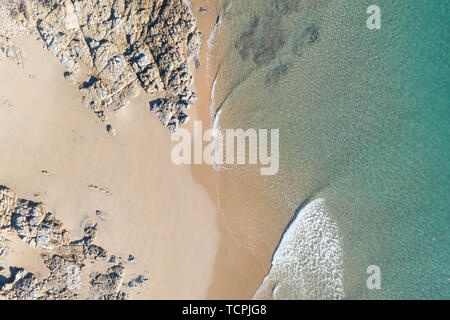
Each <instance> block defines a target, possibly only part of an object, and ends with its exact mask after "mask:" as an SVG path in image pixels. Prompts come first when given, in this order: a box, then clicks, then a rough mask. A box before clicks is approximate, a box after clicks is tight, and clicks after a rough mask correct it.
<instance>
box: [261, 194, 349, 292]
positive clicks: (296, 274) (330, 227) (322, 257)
mask: <svg viewBox="0 0 450 320" xmlns="http://www.w3.org/2000/svg"><path fill="white" fill-rule="evenodd" d="M342 263H343V251H342V248H341V244H340V236H339V230H338V227H337V225H336V223H335V222H334V221H333V220H332V218H331V217H330V215H329V213H328V212H327V208H326V206H325V200H324V199H321V198H319V199H317V200H314V201H313V202H311V203H310V204H308V205H307V206H306V207H305V208H304V209H302V210H300V211H299V212H298V214H297V216H296V217H295V218H294V220H293V221H292V223H291V224H290V225H289V227H288V228H287V230H286V231H285V233H284V235H283V237H282V239H281V242H280V244H279V245H278V248H277V250H276V251H275V254H274V256H273V259H272V267H271V269H270V271H269V274H268V275H267V276H266V277H265V278H264V281H263V283H262V284H261V286H260V287H259V289H258V290H257V291H256V293H255V295H254V297H253V298H254V299H343V298H344V285H343V276H342V274H343V272H342Z"/></svg>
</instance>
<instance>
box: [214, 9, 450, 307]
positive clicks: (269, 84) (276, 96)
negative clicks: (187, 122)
mask: <svg viewBox="0 0 450 320" xmlns="http://www.w3.org/2000/svg"><path fill="white" fill-rule="evenodd" d="M374 2H376V4H377V5H378V6H379V7H380V8H381V14H382V27H381V30H373V31H372V30H369V29H368V28H367V26H366V20H367V18H368V14H367V13H366V9H367V7H368V4H367V3H364V2H362V1H356V0H354V1H338V0H336V1H321V0H315V1H314V0H265V1H254V0H231V1H225V2H223V3H222V4H221V8H222V9H221V12H222V13H223V16H222V19H221V25H220V27H219V29H218V33H217V41H218V42H222V43H225V49H224V50H223V52H220V53H217V54H220V55H221V56H222V58H221V64H220V69H219V72H218V76H217V84H216V88H215V108H216V110H217V109H218V108H220V110H221V113H220V118H218V119H217V123H218V125H219V126H220V127H222V128H267V129H271V128H279V129H280V171H279V173H278V174H277V175H276V176H272V177H261V176H259V175H258V171H256V170H255V168H253V167H234V168H233V170H222V171H221V182H220V185H219V189H218V190H219V195H220V197H221V200H222V201H221V202H222V203H226V202H227V200H228V202H230V200H231V202H233V200H236V201H239V202H240V203H242V204H243V205H242V206H241V207H240V209H239V210H235V209H233V210H232V208H231V207H230V208H227V207H226V206H224V207H223V208H222V210H223V213H224V215H225V218H226V220H227V221H228V224H229V227H230V231H231V232H232V234H233V235H234V236H235V237H236V239H237V240H238V241H239V242H240V243H242V244H243V245H247V246H250V247H252V248H254V249H255V252H256V253H257V254H258V252H266V253H265V254H261V259H262V260H264V259H265V260H267V252H269V251H270V250H272V249H274V247H273V245H272V244H270V243H267V242H266V240H264V239H266V238H267V235H268V234H269V235H272V237H273V238H277V236H278V239H279V236H281V234H282V233H283V231H284V228H285V227H286V225H287V224H288V222H289V221H290V219H291V218H292V217H293V215H294V213H295V212H296V210H297V208H299V206H300V205H301V204H302V207H303V206H304V205H305V204H308V203H310V202H311V201H313V200H315V199H319V198H321V199H323V201H324V203H325V205H326V207H327V210H328V213H329V215H330V217H331V218H332V219H333V221H334V222H335V223H336V225H337V228H338V230H339V243H340V245H341V246H342V251H343V264H342V270H341V272H342V276H343V283H344V295H345V297H346V298H447V299H448V298H450V290H449V287H450V286H449V285H450V283H449V281H450V280H449V279H450V268H449V265H450V264H449V262H450V252H449V247H450V246H449V245H450V241H449V240H450V239H449V237H450V226H449V224H450V215H449V209H448V208H449V205H450V203H449V195H450V192H449V191H450V190H449V189H450V188H449V172H450V160H449V159H450V149H449V137H450V129H449V120H450V113H449V110H450V109H449V108H450V78H449V74H450V73H449V71H450V70H449V55H450V50H449V49H450V48H449V43H450V30H449V26H448V21H449V10H450V2H448V1H447V0H436V1H432V2H431V1H430V2H424V1H412V0H404V1H387V0H377V1H374ZM243 186H246V188H243ZM247 187H248V188H247ZM250 189H251V190H254V191H248V190H250ZM243 190H246V191H245V192H243ZM253 192H254V193H253ZM261 194H262V195H264V196H263V197H261ZM299 209H301V208H299ZM263 212H264V213H263ZM267 212H271V214H270V215H267ZM242 214H246V215H250V216H251V219H250V221H252V223H250V224H247V225H241V224H239V217H240V215H242ZM301 215H302V211H300V212H299V214H298V216H301ZM296 236H298V237H301V233H300V234H298V233H297V234H296ZM305 236H306V235H305ZM295 248H296V249H295V250H291V251H290V252H291V253H292V254H293V255H295V254H296V253H299V255H298V256H299V257H300V256H301V255H300V251H301V250H302V249H301V248H298V247H295ZM274 259H275V257H274ZM263 263H264V262H263ZM369 265H377V266H379V267H380V269H381V274H382V286H381V289H380V290H369V289H368V288H367V287H366V280H367V278H368V276H369V275H367V274H366V269H367V267H368V266H369ZM279 276H280V277H281V276H282V277H284V278H286V277H287V278H289V275H286V274H283V275H281V274H280V275H279Z"/></svg>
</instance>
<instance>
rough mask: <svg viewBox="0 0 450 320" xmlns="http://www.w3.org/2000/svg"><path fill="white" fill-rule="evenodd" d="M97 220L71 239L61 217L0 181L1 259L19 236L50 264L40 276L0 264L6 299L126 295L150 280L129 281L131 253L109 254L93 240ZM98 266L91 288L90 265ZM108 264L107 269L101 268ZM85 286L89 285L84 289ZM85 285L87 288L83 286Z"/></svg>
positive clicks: (0, 286) (0, 288)
mask: <svg viewBox="0 0 450 320" xmlns="http://www.w3.org/2000/svg"><path fill="white" fill-rule="evenodd" d="M97 231H98V230H97V224H96V223H88V224H86V225H85V228H84V237H83V238H82V239H79V240H76V241H71V240H70V236H69V233H68V231H67V230H66V229H64V228H63V225H62V223H61V221H59V220H57V219H56V218H55V216H54V215H53V214H52V213H51V212H48V211H47V210H46V208H45V206H44V205H43V204H41V203H37V202H33V201H28V200H24V199H20V198H18V197H17V195H16V194H15V193H14V192H12V191H11V190H10V189H8V188H6V187H3V186H0V262H1V263H2V264H3V261H5V260H6V259H5V257H7V256H8V254H9V251H10V250H9V248H8V241H16V240H18V239H21V240H22V241H24V242H25V243H26V244H28V245H29V246H31V247H33V248H35V249H36V250H38V252H39V254H40V257H41V259H42V261H43V262H44V264H45V266H46V267H47V268H48V270H49V275H48V277H46V278H44V279H39V278H38V277H37V276H36V275H35V274H33V273H31V272H27V271H26V270H24V269H23V268H21V267H16V266H9V276H8V277H6V276H2V275H1V274H2V273H4V272H5V270H4V269H5V268H4V267H3V266H1V267H0V296H3V297H4V298H7V299H77V298H83V299H87V298H90V299H127V298H128V293H127V290H128V289H135V288H137V287H142V286H144V285H146V283H147V281H148V279H147V278H146V277H145V276H143V275H139V276H137V277H134V278H132V279H130V280H128V281H127V282H125V281H124V279H125V271H126V267H127V263H129V262H128V261H127V259H124V258H122V257H116V256H114V255H108V252H107V251H106V250H105V249H103V248H101V247H99V246H97V245H96V244H94V240H95V237H96V235H97ZM88 265H89V266H90V267H92V266H94V267H95V268H94V269H95V270H100V271H93V272H91V274H90V275H89V277H90V279H89V281H88V282H89V284H88V286H87V288H83V287H82V278H83V273H84V269H85V268H86V266H88ZM101 270H104V271H101ZM86 289H87V290H86ZM85 291H87V292H85Z"/></svg>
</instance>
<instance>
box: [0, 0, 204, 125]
mask: <svg viewBox="0 0 450 320" xmlns="http://www.w3.org/2000/svg"><path fill="white" fill-rule="evenodd" d="M0 11H1V12H2V16H4V21H0V36H3V37H4V38H5V39H8V40H9V41H10V40H11V39H13V38H14V37H15V36H17V35H20V34H24V33H30V34H37V35H38V36H39V38H40V39H41V40H42V41H43V43H44V46H45V48H46V49H47V50H49V51H50V52H52V53H53V54H54V55H55V56H56V57H57V58H58V59H59V60H60V62H61V63H62V64H63V65H64V67H65V69H66V72H65V74H64V76H65V78H66V79H68V80H69V81H73V82H74V83H75V84H77V85H78V87H79V88H80V90H81V91H82V92H83V95H84V98H83V102H84V103H85V105H86V106H87V107H88V108H89V109H91V110H92V111H93V112H95V113H96V114H97V115H98V116H99V118H100V119H101V120H102V121H103V122H104V123H105V125H109V126H111V125H110V123H109V121H108V117H107V114H108V112H109V111H118V110H120V109H121V108H123V107H125V106H126V105H127V104H128V102H129V98H130V97H133V96H135V95H137V94H138V93H139V90H140V88H142V89H143V90H144V91H145V92H146V93H147V94H149V95H150V96H154V95H157V96H159V97H158V98H164V99H168V100H171V101H183V102H184V103H183V104H179V105H178V107H177V108H176V110H172V109H171V108H165V109H162V110H158V111H157V112H155V111H154V112H155V113H156V114H157V116H158V118H160V119H162V120H161V121H162V123H163V125H165V126H166V127H167V128H169V129H170V130H175V129H176V128H177V127H178V126H179V125H181V124H183V123H184V121H185V120H186V119H187V115H186V110H187V108H188V107H189V105H190V104H192V103H193V102H194V100H195V94H193V93H192V92H191V90H190V87H191V85H192V72H191V70H190V63H191V61H194V62H195V65H196V66H198V57H197V55H198V52H199V50H200V44H201V33H200V32H199V30H198V28H197V26H196V23H195V20H194V16H193V14H192V11H191V9H190V7H189V4H188V3H187V2H186V1H184V0H0ZM14 26H15V28H14ZM1 39H2V38H0V40H1ZM0 46H1V41H0ZM8 52H12V51H8ZM161 112H166V113H165V114H164V116H161Z"/></svg>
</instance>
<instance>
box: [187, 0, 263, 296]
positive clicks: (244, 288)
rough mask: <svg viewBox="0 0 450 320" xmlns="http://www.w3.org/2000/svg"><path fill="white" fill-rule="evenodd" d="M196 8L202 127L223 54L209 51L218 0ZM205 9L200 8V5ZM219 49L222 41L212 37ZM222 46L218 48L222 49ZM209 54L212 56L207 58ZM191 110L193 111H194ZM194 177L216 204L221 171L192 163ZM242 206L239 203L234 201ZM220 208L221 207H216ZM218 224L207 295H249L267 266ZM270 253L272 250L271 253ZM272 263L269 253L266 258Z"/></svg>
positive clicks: (207, 123)
mask: <svg viewBox="0 0 450 320" xmlns="http://www.w3.org/2000/svg"><path fill="white" fill-rule="evenodd" d="M192 5H193V12H194V15H195V16H196V18H197V23H198V26H199V29H200V30H201V32H202V33H203V44H202V48H201V51H200V61H201V66H200V67H199V68H198V69H197V70H196V72H195V75H194V78H195V83H194V86H195V91H196V92H197V93H198V95H199V100H198V102H197V104H196V105H195V107H194V108H193V109H192V111H193V114H191V115H192V120H196V119H198V120H201V121H202V124H203V130H207V129H209V128H211V127H212V119H211V112H210V105H211V89H212V84H213V81H214V78H215V73H216V70H217V68H218V63H219V61H220V56H214V54H215V53H214V52H215V51H216V50H212V51H213V52H210V51H209V49H210V48H209V47H208V40H209V39H210V36H211V32H212V31H213V29H214V25H215V23H216V21H217V14H218V11H217V8H216V4H215V1H212V0H211V1H206V2H205V1H200V0H197V1H196V0H194V1H192ZM200 6H201V7H203V8H204V9H206V11H204V12H199V8H200ZM210 44H211V45H213V46H214V47H215V48H216V49H220V48H217V46H220V43H216V42H214V41H211V43H210ZM219 51H220V50H217V52H219ZM208 56H209V59H208ZM192 111H191V112H192ZM192 175H193V177H194V178H195V179H196V180H197V181H198V182H199V183H200V184H202V185H203V186H204V187H205V188H206V189H207V190H208V193H209V195H210V197H211V200H212V201H214V203H216V204H217V201H218V195H217V183H218V172H217V171H215V170H214V169H213V168H212V167H211V166H208V165H197V166H192ZM247 191H250V189H249V188H247V187H242V188H240V193H242V194H245V193H246V192H247ZM234 205H235V206H237V207H239V203H236V204H234ZM217 210H219V209H217ZM217 220H218V228H219V232H220V244H219V248H218V253H217V256H216V261H215V267H214V273H213V278H212V281H211V284H210V286H209V290H208V295H207V298H208V299H249V298H251V297H252V296H253V294H254V293H255V291H256V290H257V288H258V287H259V285H260V284H261V282H262V280H263V277H264V276H265V274H266V273H267V271H268V269H267V267H263V266H262V265H261V263H260V260H259V259H257V257H255V256H254V255H253V253H252V250H251V249H250V248H247V247H243V246H241V245H240V244H239V243H238V242H237V241H235V239H233V238H232V236H231V235H230V233H229V230H228V227H227V225H226V223H225V219H224V217H223V216H222V214H220V213H219V215H218V219H217ZM247 220H248V217H247V216H246V215H245V214H244V215H242V216H241V220H240V223H242V224H246V223H248V222H249V221H247ZM270 255H271V254H270ZM267 260H268V261H267V262H268V264H269V263H270V257H269V259H267Z"/></svg>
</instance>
